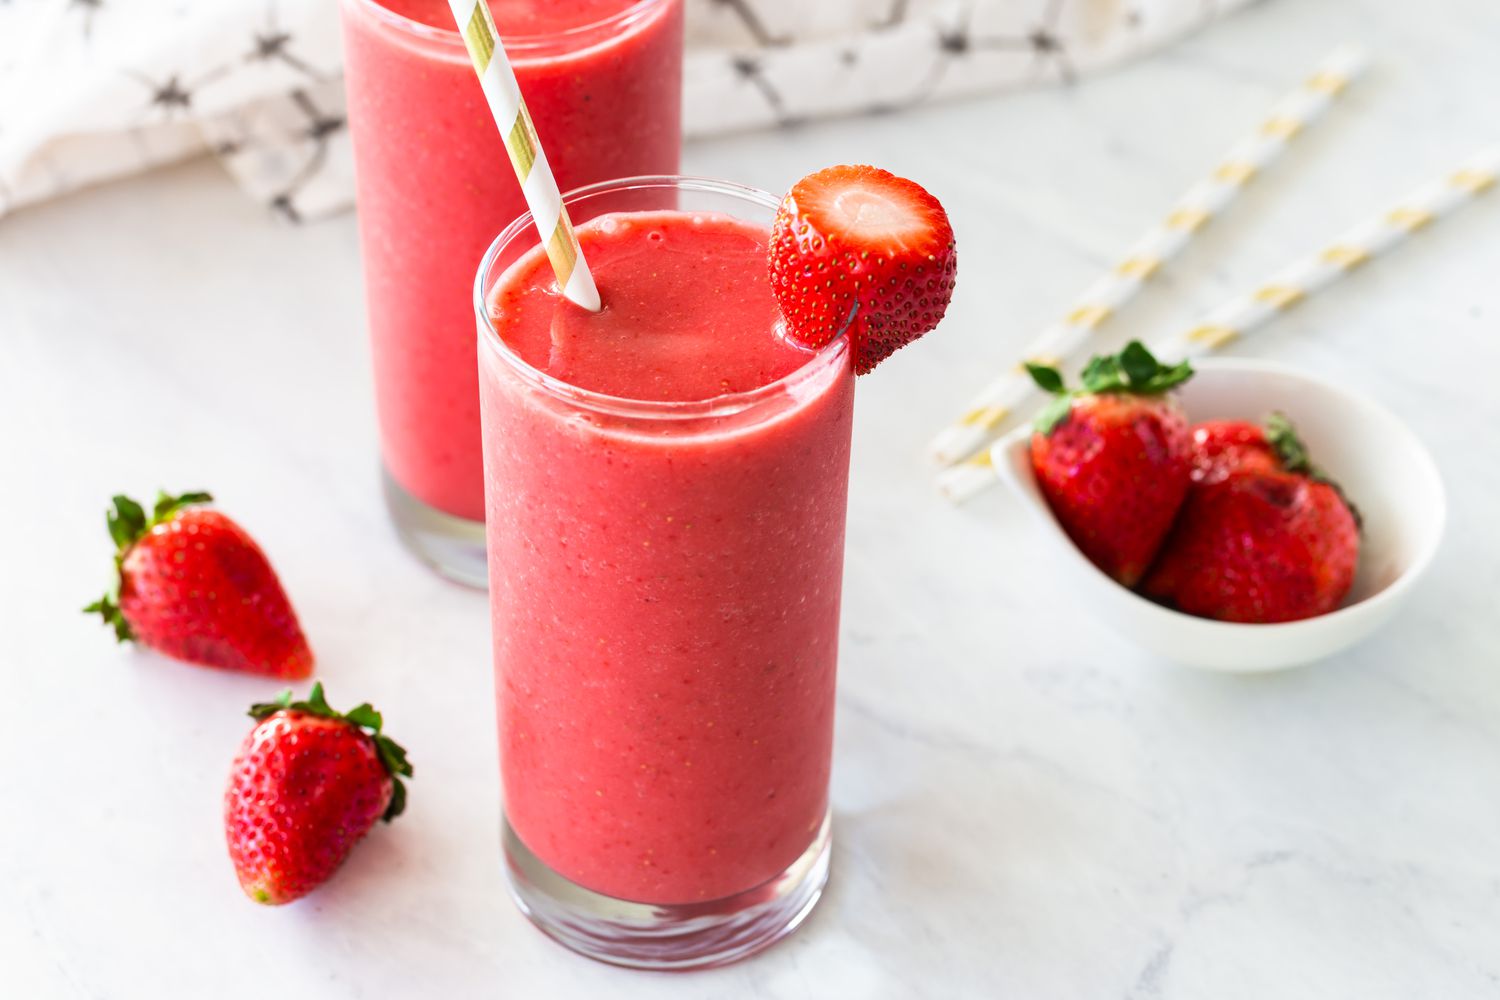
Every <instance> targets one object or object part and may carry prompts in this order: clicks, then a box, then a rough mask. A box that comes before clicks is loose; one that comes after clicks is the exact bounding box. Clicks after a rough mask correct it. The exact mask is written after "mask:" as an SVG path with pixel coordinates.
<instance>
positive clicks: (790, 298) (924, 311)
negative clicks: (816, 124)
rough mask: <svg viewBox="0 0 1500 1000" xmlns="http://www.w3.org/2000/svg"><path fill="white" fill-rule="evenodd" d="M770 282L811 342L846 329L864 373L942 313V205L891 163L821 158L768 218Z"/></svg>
mask: <svg viewBox="0 0 1500 1000" xmlns="http://www.w3.org/2000/svg"><path fill="white" fill-rule="evenodd" d="M769 258H770V259H769V264H770V274H771V290H772V291H773V292H774V293H775V295H776V301H777V304H778V305H780V306H781V312H782V315H784V316H785V317H786V322H787V331H788V333H790V334H791V336H792V337H793V338H794V339H796V340H797V341H798V342H800V343H802V344H805V345H806V346H808V347H822V346H823V345H824V344H827V343H829V342H830V341H832V340H834V339H835V338H837V337H840V336H842V335H844V334H845V333H846V332H847V333H848V335H849V342H850V348H851V351H852V354H853V357H854V371H855V374H857V375H864V374H866V373H867V372H869V371H870V370H871V369H872V368H874V367H875V366H876V365H878V364H879V363H880V362H882V361H884V360H885V359H886V358H888V357H889V356H890V355H891V354H892V353H893V352H895V351H896V350H897V349H898V348H901V347H905V346H906V345H907V344H909V343H911V342H912V341H914V340H916V339H917V338H918V337H921V336H922V335H923V334H925V333H928V332H930V331H931V330H932V329H933V328H935V327H936V326H937V325H938V321H939V320H941V319H942V318H943V313H944V312H946V311H947V309H948V301H949V300H950V299H951V298H952V297H953V285H954V281H955V280H956V278H957V275H958V253H957V250H956V249H955V246H954V241H953V226H952V225H951V224H949V222H948V213H947V212H945V211H944V210H943V206H942V205H941V204H940V203H939V202H938V200H937V199H936V198H934V197H933V196H932V195H930V194H928V193H927V191H926V190H924V189H923V188H922V187H921V185H919V184H917V183H916V182H914V181H909V180H907V179H906V178H904V177H897V176H896V175H895V174H893V173H891V172H890V171H888V170H881V169H879V168H878V167H867V166H852V167H851V166H837V167H827V168H825V169H823V170H819V171H817V172H816V173H812V174H808V175H807V176H806V177H804V178H802V179H801V180H800V181H798V182H797V183H796V184H794V185H793V186H792V189H791V190H790V191H788V192H787V194H786V197H785V198H783V199H782V201H781V207H780V208H779V209H777V211H776V220H775V222H773V223H772V225H771V243H770V252H769Z"/></svg>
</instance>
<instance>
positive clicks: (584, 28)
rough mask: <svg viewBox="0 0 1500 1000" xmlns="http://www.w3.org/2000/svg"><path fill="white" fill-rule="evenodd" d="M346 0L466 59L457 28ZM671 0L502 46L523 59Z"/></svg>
mask: <svg viewBox="0 0 1500 1000" xmlns="http://www.w3.org/2000/svg"><path fill="white" fill-rule="evenodd" d="M346 2H348V3H352V4H354V5H355V6H358V7H362V8H364V9H365V10H366V11H368V12H369V13H370V15H371V16H372V17H374V18H375V19H376V20H378V21H380V22H382V23H383V24H386V25H388V26H389V27H392V28H395V29H396V30H398V31H403V32H405V33H406V34H408V35H411V36H413V37H416V38H420V39H423V40H424V41H429V42H440V43H443V44H446V45H450V46H453V47H455V48H457V49H459V50H462V51H464V52H465V53H466V54H465V58H467V49H465V47H464V40H463V36H462V35H460V34H459V31H458V28H457V27H453V28H447V27H442V28H440V27H437V26H436V25H431V24H428V23H427V22H426V21H418V20H417V19H416V18H412V17H407V16H406V15H405V14H400V13H397V12H396V11H394V10H391V9H390V8H389V7H387V6H386V5H385V3H384V2H383V0H346ZM671 2H672V0H635V3H632V4H631V5H630V6H628V7H626V8H624V9H623V10H619V11H616V12H615V13H613V14H610V15H608V16H606V17H601V18H600V19H599V20H597V21H590V22H589V23H588V24H579V25H574V26H573V27H571V28H565V29H563V30H562V31H552V32H547V33H545V34H530V35H522V34H517V35H505V36H504V44H505V48H506V51H507V52H509V53H510V55H511V58H512V59H521V58H525V56H526V55H528V54H530V53H531V52H532V51H534V50H537V49H546V48H552V47H555V46H559V45H560V43H565V42H567V41H570V40H572V39H577V38H584V37H586V36H588V35H591V34H594V33H596V32H599V31H600V30H601V29H603V28H609V27H614V26H615V25H618V24H620V23H621V22H624V21H628V20H631V19H633V18H635V17H636V16H638V15H639V14H641V13H643V12H645V11H647V10H649V9H650V8H652V7H660V6H664V5H665V4H669V3H671Z"/></svg>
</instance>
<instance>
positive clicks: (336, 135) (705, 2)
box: [0, 0, 1250, 220]
mask: <svg viewBox="0 0 1500 1000" xmlns="http://www.w3.org/2000/svg"><path fill="white" fill-rule="evenodd" d="M686 2H687V6H688V52H687V64H686V70H685V78H686V88H685V89H686V94H685V99H684V116H685V126H686V129H687V131H688V133H689V134H694V135H702V134H706V133H712V132H723V131H729V130H734V129H748V128H758V127H764V126H769V125H775V124H778V123H788V122H793V121H799V120H803V119H807V118H813V117H818V116H824V115H830V114H841V113H851V112H871V111H884V110H890V109H895V108H901V107H906V106H909V105H913V104H919V103H922V102H924V101H931V100H937V99H941V98H947V97H953V96H956V95H960V94H973V93H978V92H981V91H987V90H1000V89H1006V88H1018V87H1026V86H1031V85H1036V84H1042V83H1056V82H1068V81H1071V80H1072V79H1074V78H1075V77H1077V76H1079V75H1082V74H1085V73H1088V72H1091V71H1094V70H1097V69H1100V68H1102V67H1105V66H1109V65H1111V64H1114V63H1117V62H1119V61H1120V60H1122V59H1124V58H1126V57H1128V56H1132V55H1135V54H1138V53H1142V52H1145V51H1148V50H1150V49H1152V48H1155V47H1157V46H1159V45H1161V44H1163V43H1165V42H1167V41H1170V40H1172V39H1174V38H1176V37H1178V36H1180V35H1181V34H1183V33H1184V32H1185V31H1187V30H1188V29H1190V28H1192V27H1194V26H1195V25H1198V24H1201V23H1203V22H1205V21H1207V20H1209V19H1211V18H1213V17H1216V16H1218V15H1219V14H1221V13H1224V12H1227V11H1229V10H1231V9H1233V8H1235V7H1239V6H1242V5H1243V4H1245V3H1247V2H1250V0H686ZM501 28H502V30H504V26H503V25H502V26H501ZM340 72H341V56H340V49H339V29H338V5H337V3H336V2H334V0H186V2H185V0H0V215H3V214H4V213H5V212H6V211H8V210H10V209H12V208H15V207H17V206H20V205H24V204H27V203H30V202H34V201H39V200H41V199H44V198H49V197H54V196H57V195H60V194H63V193H66V192H68V191H72V190H74V189H76V188H79V187H82V186H83V185H86V184H90V183H93V182H96V181H101V180H105V179H108V178H112V177H118V176H122V175H124V174H130V173H134V172H137V171H141V170H146V169H149V168H151V167H154V166H157V165H160V164H164V163H169V162H172V161H175V160H180V159H183V158H185V157H188V156H192V155H195V154H198V153H202V152H205V151H209V152H212V153H214V154H215V155H217V156H218V157H219V158H220V159H221V160H222V161H223V163H224V165H225V166H226V167H227V168H228V169H229V171H230V173H231V174H232V175H233V176H234V178H235V179H236V180H237V181H238V182H239V184H240V185H241V186H242V187H243V188H244V189H245V191H246V192H247V193H249V194H250V195H251V196H252V197H255V198H257V199H260V200H262V201H263V202H265V203H266V204H267V205H269V206H270V207H271V208H272V209H273V210H275V211H276V212H278V213H279V214H281V215H283V216H285V217H286V218H288V219H292V220H298V219H304V218H311V217H316V216H319V215H324V214H327V213H329V212H333V211H337V210H339V209H342V208H345V207H347V206H348V205H349V204H350V202H351V200H352V192H353V183H352V177H351V163H350V154H349V141H348V135H347V131H346V130H345V129H344V127H343V125H344V117H343V92H342V82H341V80H340Z"/></svg>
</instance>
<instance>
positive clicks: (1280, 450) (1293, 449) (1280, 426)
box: [1266, 411, 1365, 530]
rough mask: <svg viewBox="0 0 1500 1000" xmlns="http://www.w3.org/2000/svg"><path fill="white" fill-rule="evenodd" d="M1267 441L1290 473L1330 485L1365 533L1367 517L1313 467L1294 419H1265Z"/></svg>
mask: <svg viewBox="0 0 1500 1000" xmlns="http://www.w3.org/2000/svg"><path fill="white" fill-rule="evenodd" d="M1266 440H1267V441H1269V442H1270V444H1271V447H1272V448H1273V449H1274V450H1275V452H1276V457H1277V458H1279V459H1281V467H1282V468H1284V469H1286V471H1288V472H1294V473H1297V474H1298V475H1303V476H1306V477H1308V478H1309V479H1311V480H1314V481H1315V482H1319V483H1323V484H1324V485H1326V486H1331V487H1332V488H1333V491H1334V492H1335V493H1337V494H1338V495H1339V499H1340V500H1342V501H1344V506H1345V507H1348V508H1349V513H1350V514H1352V515H1353V516H1354V524H1355V527H1357V528H1359V529H1360V530H1364V526H1365V519H1364V515H1363V514H1361V513H1360V512H1359V508H1358V507H1356V506H1354V502H1353V501H1352V500H1350V499H1349V495H1348V494H1347V493H1345V492H1344V488H1343V487H1342V486H1340V485H1339V484H1338V483H1337V482H1335V481H1334V480H1333V479H1331V478H1330V477H1329V476H1328V474H1327V473H1326V472H1324V471H1323V470H1322V469H1320V468H1319V467H1318V466H1316V465H1314V464H1313V460H1312V455H1311V454H1310V453H1309V452H1308V450H1307V445H1305V444H1303V443H1302V438H1300V437H1298V436H1297V428H1296V427H1294V426H1293V425H1292V421H1291V418H1289V417H1288V416H1287V415H1286V414H1285V413H1282V412H1280V411H1277V412H1275V413H1272V414H1271V415H1270V416H1269V417H1267V418H1266Z"/></svg>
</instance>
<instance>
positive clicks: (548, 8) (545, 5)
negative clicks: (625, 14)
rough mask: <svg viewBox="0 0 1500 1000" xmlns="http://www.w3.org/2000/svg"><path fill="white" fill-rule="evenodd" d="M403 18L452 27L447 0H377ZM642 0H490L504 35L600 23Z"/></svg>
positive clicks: (555, 30)
mask: <svg viewBox="0 0 1500 1000" xmlns="http://www.w3.org/2000/svg"><path fill="white" fill-rule="evenodd" d="M377 2H378V3H379V4H380V5H381V6H382V7H384V8H386V9H387V10H390V11H393V12H395V13H397V14H400V15H401V16H402V17H405V18H409V19H411V20H413V21H418V22H420V23H422V24H427V25H431V26H432V27H434V28H452V27H453V8H451V7H450V6H448V0H377ZM638 2H639V0H489V7H490V14H491V15H493V16H494V18H495V27H497V28H499V29H500V34H501V35H502V36H505V35H548V34H553V33H556V32H559V31H568V30H570V29H573V28H582V27H586V26H587V25H590V24H597V23H598V22H600V21H602V20H604V19H605V18H608V17H613V16H614V15H616V14H618V13H620V12H621V11H624V10H628V9H630V8H631V7H634V6H635V5H636V3H638Z"/></svg>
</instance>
